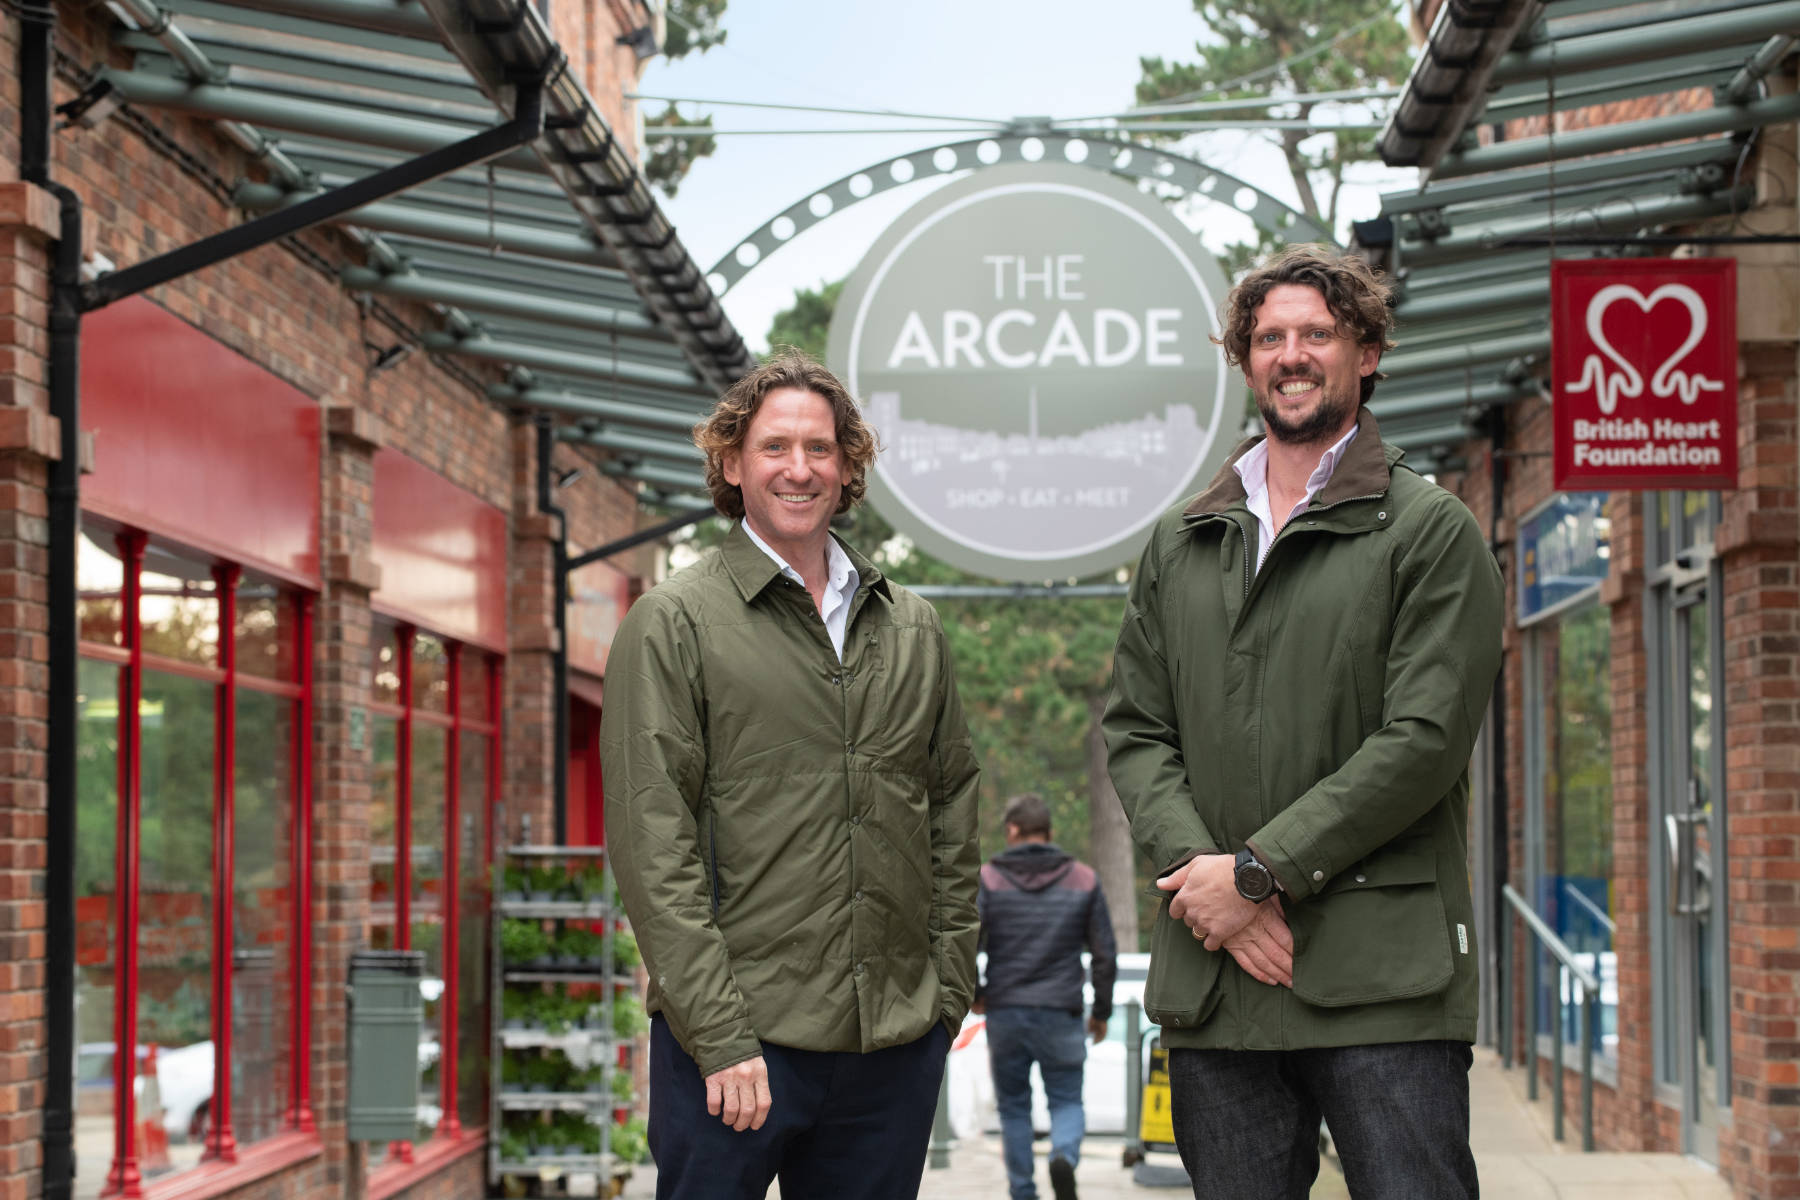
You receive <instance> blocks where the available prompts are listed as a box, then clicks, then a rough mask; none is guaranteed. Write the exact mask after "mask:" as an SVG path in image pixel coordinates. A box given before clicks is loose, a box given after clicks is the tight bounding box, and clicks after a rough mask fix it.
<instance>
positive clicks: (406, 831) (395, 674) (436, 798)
mask: <svg viewBox="0 0 1800 1200" xmlns="http://www.w3.org/2000/svg"><path fill="white" fill-rule="evenodd" d="M370 661H371V668H372V672H373V675H374V677H375V679H376V681H377V682H376V689H375V690H376V695H375V698H374V700H373V702H372V704H371V717H372V725H373V731H374V740H373V745H372V748H373V752H374V758H373V762H374V772H373V777H372V783H373V788H374V794H373V796H372V797H371V807H370V813H371V816H370V824H369V838H370V844H369V865H370V874H371V905H370V915H369V925H368V928H367V930H366V931H365V940H366V941H367V943H368V944H369V945H370V946H373V947H375V948H378V949H404V950H416V951H419V952H420V953H421V954H422V955H423V956H424V968H425V970H424V977H423V982H422V983H421V989H420V990H421V994H422V999H423V1001H424V1007H425V1024H424V1027H423V1029H422V1031H421V1045H420V1050H419V1070H420V1079H419V1083H420V1086H419V1100H420V1103H419V1121H418V1138H419V1140H420V1141H423V1140H426V1139H429V1138H432V1137H453V1136H457V1135H459V1134H460V1132H461V1130H462V1128H463V1126H464V1125H465V1123H467V1124H473V1125H484V1124H485V1123H486V1106H487V1091H486V1078H485V1077H486V1072H487V1067H486V1060H487V1049H486V1040H487V1033H486V1030H487V990H488V989H487V975H486V972H487V954H486V950H487V863H488V841H489V832H488V821H489V815H488V814H489V809H490V806H491V803H492V799H493V795H494V791H495V788H494V782H493V771H494V770H495V763H494V755H493V740H494V736H495V734H496V732H497V721H496V715H495V714H496V712H497V710H498V697H497V696H496V695H495V693H494V690H493V689H494V685H495V682H496V681H497V679H498V674H497V672H496V670H495V668H494V664H493V660H492V659H491V658H490V657H489V656H487V655H485V654H483V653H481V652H479V651H476V650H473V649H471V648H468V647H464V646H461V645H459V644H458V643H456V642H454V641H450V640H448V639H444V638H440V637H437V636H434V635H431V634H427V633H423V632H420V631H419V630H416V629H414V628H412V627H409V626H405V625H398V626H388V625H383V626H380V627H378V628H377V630H376V632H375V636H374V637H373V639H372V642H371V647H370ZM412 1155H413V1146H412V1145H411V1144H402V1145H398V1146H393V1147H381V1148H372V1150H371V1162H372V1163H374V1164H376V1165H378V1166H379V1165H387V1164H393V1163H400V1162H405V1161H408V1160H410V1159H411V1158H412Z"/></svg>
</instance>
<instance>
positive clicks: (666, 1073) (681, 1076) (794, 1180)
mask: <svg viewBox="0 0 1800 1200" xmlns="http://www.w3.org/2000/svg"><path fill="white" fill-rule="evenodd" d="M949 1050H950V1034H949V1032H948V1031H947V1030H946V1029H945V1028H944V1027H943V1025H942V1024H938V1025H935V1026H933V1027H932V1029H931V1032H930V1033H928V1034H926V1035H925V1036H924V1037H922V1038H920V1039H918V1040H917V1041H915V1042H909V1043H908V1044H906V1045H904V1046H892V1047H889V1048H888V1049H886V1050H876V1051H874V1052H872V1053H869V1054H855V1053H827V1052H821V1051H817V1050H795V1049H793V1048H791V1047H788V1046H771V1045H769V1044H768V1043H766V1042H765V1043H764V1044H763V1061H764V1062H766V1063H767V1064H768V1067H769V1095H770V1098H771V1103H770V1107H769V1117H768V1120H766V1121H765V1122H763V1127H762V1128H761V1129H746V1130H744V1131H743V1132H742V1133H739V1132H737V1131H736V1130H734V1129H732V1128H731V1127H730V1126H728V1125H726V1124H725V1123H724V1122H723V1121H721V1120H720V1119H719V1118H718V1117H715V1116H712V1115H711V1114H710V1113H708V1112H707V1111H706V1080H705V1079H704V1078H703V1077H702V1076H701V1074H700V1068H699V1066H698V1065H696V1064H695V1062H694V1060H693V1059H692V1058H690V1057H688V1053H687V1051H685V1050H683V1049H682V1048H681V1043H679V1042H677V1041H676V1040H675V1035H674V1034H673V1033H671V1032H669V1023H668V1022H667V1021H665V1020H664V1019H663V1018H662V1016H661V1015H660V1014H659V1015H657V1016H656V1017H653V1018H652V1019H651V1021H650V1154H651V1157H653V1158H654V1159H655V1160H656V1200H764V1197H765V1196H767V1195H768V1191H769V1185H770V1184H771V1183H772V1182H774V1181H775V1180H776V1179H777V1178H779V1179H780V1180H781V1194H782V1195H783V1196H784V1197H788V1198H789V1200H813V1198H815V1197H817V1198H818V1200H912V1198H913V1197H916V1196H917V1195H918V1194H919V1181H920V1178H921V1176H923V1174H924V1172H925V1151H926V1149H927V1147H928V1146H929V1144H930V1141H931V1119H932V1116H933V1115H934V1114H935V1113H936V1111H937V1097H938V1087H939V1085H940V1083H941V1081H942V1080H943V1077H944V1058H945V1055H947V1054H948V1053H949Z"/></svg>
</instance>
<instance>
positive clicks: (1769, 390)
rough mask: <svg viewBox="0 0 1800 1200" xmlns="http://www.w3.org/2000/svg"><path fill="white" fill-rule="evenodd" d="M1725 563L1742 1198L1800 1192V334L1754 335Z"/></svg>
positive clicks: (1726, 1161) (1735, 1075)
mask: <svg viewBox="0 0 1800 1200" xmlns="http://www.w3.org/2000/svg"><path fill="white" fill-rule="evenodd" d="M1742 354H1743V368H1742V375H1741V379H1740V382H1739V392H1738V395H1739V401H1738V481H1739V488H1738V490H1737V491H1735V492H1729V493H1726V495H1725V498H1724V514H1723V519H1722V521H1721V524H1720V528H1719V531H1718V534H1717V548H1718V550H1719V553H1720V556H1721V558H1722V559H1723V565H1724V572H1725V663H1724V668H1725V730H1726V734H1725V737H1726V748H1725V771H1726V777H1725V799H1726V807H1727V819H1726V836H1727V838H1728V843H1727V857H1728V860H1729V862H1730V882H1729V885H1728V886H1729V891H1728V911H1727V913H1726V922H1727V924H1726V928H1727V936H1728V937H1729V961H1730V974H1731V982H1730V989H1729V990H1730V997H1731V1001H1730V1002H1731V1059H1732V1128H1731V1129H1730V1131H1729V1132H1725V1131H1722V1132H1721V1145H1720V1148H1719V1150H1720V1155H1719V1157H1720V1167H1721V1169H1722V1170H1723V1171H1724V1172H1725V1173H1726V1174H1727V1175H1728V1176H1729V1177H1730V1179H1731V1181H1732V1187H1733V1190H1734V1191H1735V1192H1736V1194H1737V1195H1739V1196H1746V1197H1750V1196H1756V1197H1761V1196H1793V1195H1800V933H1797V932H1796V931H1797V930H1800V709H1797V701H1800V578H1797V576H1796V559H1797V557H1800V556H1797V554H1796V549H1797V542H1796V536H1795V530H1796V503H1795V487H1796V484H1797V483H1800V473H1797V472H1796V454H1795V449H1796V445H1795V443H1796V437H1795V401H1796V391H1797V386H1796V379H1795V370H1796V361H1795V352H1794V345H1793V343H1791V342H1789V343H1786V344H1781V343H1765V344H1763V345H1761V346H1746V347H1744V349H1743V351H1742Z"/></svg>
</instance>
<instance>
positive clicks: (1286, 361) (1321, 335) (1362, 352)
mask: <svg viewBox="0 0 1800 1200" xmlns="http://www.w3.org/2000/svg"><path fill="white" fill-rule="evenodd" d="M1380 361H1381V347H1380V346H1379V345H1368V346H1359V345H1357V344H1356V342H1355V341H1353V340H1352V339H1351V338H1349V337H1347V336H1346V335H1345V334H1344V333H1342V332H1341V331H1340V329H1339V325H1338V320H1337V318H1336V317H1335V316H1333V315H1332V312H1331V309H1330V307H1329V306H1327V305H1326V303H1325V297H1324V295H1323V294H1322V293H1320V292H1319V291H1318V290H1317V289H1316V288H1310V287H1307V286H1305V285H1304V284H1297V283H1284V284H1281V285H1279V286H1277V287H1272V288H1270V289H1269V293H1268V295H1267V296H1265V297H1263V302H1262V303H1261V304H1259V305H1258V306H1257V308H1256V313H1255V320H1254V324H1253V325H1252V326H1251V330H1250V347H1249V354H1248V355H1247V356H1246V358H1245V360H1244V379H1245V381H1246V382H1248V383H1249V385H1250V391H1251V393H1252V394H1253V395H1255V397H1256V408H1257V411H1258V412H1260V413H1261V414H1262V419H1263V425H1264V427H1265V428H1266V429H1267V430H1268V432H1269V437H1270V438H1271V439H1273V440H1274V441H1278V442H1286V443H1289V444H1291V445H1299V446H1305V445H1330V444H1331V443H1332V442H1335V441H1337V440H1338V439H1339V438H1340V437H1342V436H1343V435H1344V434H1345V433H1347V432H1349V430H1350V426H1351V425H1353V424H1355V423H1356V410H1357V406H1358V404H1359V403H1360V402H1361V395H1362V379H1363V376H1365V375H1370V374H1373V373H1374V371H1375V368H1376V366H1377V365H1379V363H1380Z"/></svg>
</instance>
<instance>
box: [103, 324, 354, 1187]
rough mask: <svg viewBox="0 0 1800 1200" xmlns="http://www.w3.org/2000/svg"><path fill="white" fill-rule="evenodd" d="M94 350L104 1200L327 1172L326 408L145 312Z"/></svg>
mask: <svg viewBox="0 0 1800 1200" xmlns="http://www.w3.org/2000/svg"><path fill="white" fill-rule="evenodd" d="M85 332H86V336H85V338H84V339H83V347H84V354H83V360H82V371H83V395H82V402H83V428H84V430H85V431H86V432H89V433H91V434H92V435H93V436H94V438H95V470H94V472H93V473H92V474H91V475H90V476H88V477H87V478H86V479H85V480H84V482H83V486H82V498H83V509H84V513H83V530H82V539H81V545H80V557H79V571H78V573H79V589H80V599H79V625H80V637H81V656H82V657H81V668H80V699H79V705H80V710H79V711H80V722H81V724H80V732H79V742H78V756H79V757H78V785H77V786H78V792H77V835H78V864H77V878H76V888H77V902H76V919H77V948H76V955H77V991H76V1004H77V1030H78V1035H77V1036H78V1056H79V1057H78V1065H77V1071H78V1101H77V1117H76V1139H75V1140H76V1154H77V1162H78V1173H77V1181H76V1195H77V1196H78V1197H84V1198H85V1197H92V1196H96V1195H99V1194H103V1192H105V1193H120V1192H122V1193H124V1194H126V1195H134V1194H141V1193H142V1191H143V1190H144V1189H146V1188H150V1187H152V1186H153V1185H154V1184H155V1182H156V1181H157V1180H159V1179H161V1178H164V1177H171V1176H176V1175H184V1176H187V1177H188V1178H189V1179H190V1181H191V1180H192V1179H193V1178H194V1177H195V1176H198V1175H201V1174H218V1173H221V1172H223V1171H229V1170H230V1169H231V1168H232V1167H233V1166H234V1165H235V1164H237V1163H239V1162H240V1161H241V1160H244V1159H246V1158H248V1157H251V1156H255V1157H257V1158H259V1159H260V1160H261V1161H262V1162H263V1163H264V1164H265V1165H267V1164H269V1163H271V1162H275V1161H277V1160H282V1159H293V1160H298V1159H299V1158H303V1157H306V1156H308V1155H310V1154H314V1153H316V1152H317V1148H318V1138H317V1135H316V1133H315V1132H314V1122H313V1113H312V1101H311V1092H310V1080H309V1073H308V1072H307V1071H304V1070H299V1069H297V1066H298V1064H302V1063H304V1062H306V1061H307V1058H308V1055H309V1051H310V1045H311V1037H312V1031H311V1029H310V1019H309V1012H308V1010H307V1007H306V1006H305V1005H301V1004H295V1003H294V996H295V995H296V993H297V991H298V992H299V994H304V991H303V989H297V987H296V983H297V981H301V980H306V979H309V978H310V977H311V963H310V959H309V955H310V954H311V951H312V947H311V941H310V938H311V933H310V928H309V924H308V922H307V920H306V919H305V915H306V914H307V913H308V912H309V910H310V903H311V898H310V891H309V888H310V880H311V875H312V871H311V864H310V860H309V854H310V847H311V836H310V835H311V828H312V809H311V800H310V797H311V791H312V789H311V782H310V764H311V757H312V756H311V744H310V729H311V724H312V722H311V701H312V696H311V673H310V668H311V661H312V656H311V645H312V622H313V618H314V598H315V596H316V594H317V591H318V587H319V559H320V554H319V537H320V505H319V470H320V427H319V409H318V406H317V405H316V404H315V403H314V401H313V400H312V399H311V398H310V397H308V396H306V395H305V394H303V393H302V392H300V391H298V390H297V389H295V388H293V387H291V386H289V385H288V384H286V383H284V382H282V381H281V380H279V379H277V378H276V377H275V376H273V375H271V374H269V373H268V372H267V371H265V370H263V369H262V368H261V367H259V366H257V365H256V364H255V363H253V362H251V361H250V360H248V359H246V358H243V357H242V356H240V355H238V354H236V353H235V352H233V351H232V350H230V349H229V348H227V347H225V346H224V345H222V344H220V343H218V342H216V341H214V340H213V339H211V338H209V337H207V336H205V335H204V334H201V333H200V332H198V331H196V330H195V329H193V328H192V327H190V326H188V325H187V324H185V323H184V322H182V321H180V320H178V319H177V318H175V317H173V316H171V315H170V314H168V313H167V312H165V311H163V310H162V309H160V308H158V307H157V306H155V305H153V304H151V303H149V302H148V301H144V300H133V301H129V302H126V303H121V304H118V305H116V306H113V307H111V308H108V309H105V310H103V311H102V312H100V313H97V314H95V315H94V316H92V317H91V318H89V320H88V321H87V323H86V330H85ZM121 1046H132V1047H135V1050H134V1052H131V1053H120V1052H119V1050H118V1048H119V1047H121Z"/></svg>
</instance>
